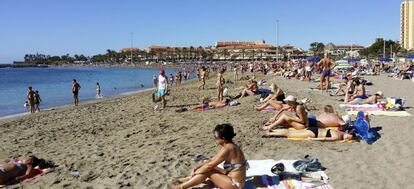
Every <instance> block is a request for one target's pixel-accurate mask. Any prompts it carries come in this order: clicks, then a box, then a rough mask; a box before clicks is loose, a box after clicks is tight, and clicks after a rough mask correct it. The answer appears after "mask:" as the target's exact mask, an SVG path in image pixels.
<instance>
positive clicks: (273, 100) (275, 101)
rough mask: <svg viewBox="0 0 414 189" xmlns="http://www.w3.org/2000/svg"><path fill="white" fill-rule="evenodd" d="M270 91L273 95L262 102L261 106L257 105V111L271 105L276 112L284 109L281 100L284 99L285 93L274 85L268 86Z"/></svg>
mask: <svg viewBox="0 0 414 189" xmlns="http://www.w3.org/2000/svg"><path fill="white" fill-rule="evenodd" d="M270 90H271V91H272V93H273V94H270V95H269V96H268V97H267V98H265V99H264V100H263V104H262V105H259V106H257V107H255V108H256V110H257V111H261V110H263V109H265V108H266V107H267V106H268V105H271V106H272V107H273V108H275V109H276V110H280V109H282V108H285V107H286V106H287V105H284V104H283V100H284V99H285V98H286V97H285V93H284V92H283V91H282V89H280V88H279V87H278V86H277V85H276V84H274V83H273V84H272V85H270Z"/></svg>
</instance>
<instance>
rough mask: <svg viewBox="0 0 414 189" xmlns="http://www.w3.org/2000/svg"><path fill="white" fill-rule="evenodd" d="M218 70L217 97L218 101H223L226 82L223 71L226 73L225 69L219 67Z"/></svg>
mask: <svg viewBox="0 0 414 189" xmlns="http://www.w3.org/2000/svg"><path fill="white" fill-rule="evenodd" d="M217 71H218V72H217V81H216V87H217V99H218V101H222V100H223V84H224V81H223V80H224V78H223V73H224V69H223V68H219V69H218V70H217Z"/></svg>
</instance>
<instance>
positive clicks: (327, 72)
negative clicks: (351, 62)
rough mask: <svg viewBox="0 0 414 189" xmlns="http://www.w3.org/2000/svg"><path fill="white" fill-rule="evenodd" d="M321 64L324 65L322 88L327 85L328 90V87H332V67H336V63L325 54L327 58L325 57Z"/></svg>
mask: <svg viewBox="0 0 414 189" xmlns="http://www.w3.org/2000/svg"><path fill="white" fill-rule="evenodd" d="M319 65H321V66H322V73H321V86H320V87H321V90H323V86H324V85H325V87H326V91H327V92H328V89H329V88H330V87H331V81H330V77H331V69H332V68H333V67H334V64H333V63H332V61H331V60H330V59H329V58H328V56H327V55H326V54H325V58H323V59H322V60H321V61H320V62H319Z"/></svg>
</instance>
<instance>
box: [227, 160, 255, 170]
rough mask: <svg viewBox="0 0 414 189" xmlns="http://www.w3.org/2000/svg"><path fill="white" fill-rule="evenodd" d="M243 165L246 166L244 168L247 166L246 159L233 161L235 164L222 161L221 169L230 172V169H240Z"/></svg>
mask: <svg viewBox="0 0 414 189" xmlns="http://www.w3.org/2000/svg"><path fill="white" fill-rule="evenodd" d="M243 166H246V168H248V167H249V164H248V163H247V161H246V162H244V163H235V164H232V163H224V164H223V169H224V170H225V171H227V172H230V171H233V170H237V169H240V168H242V167H243Z"/></svg>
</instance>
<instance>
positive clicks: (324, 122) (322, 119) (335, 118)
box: [317, 105, 345, 128]
mask: <svg viewBox="0 0 414 189" xmlns="http://www.w3.org/2000/svg"><path fill="white" fill-rule="evenodd" d="M342 125H345V121H344V120H343V119H342V117H341V116H339V115H338V113H336V112H335V111H334V110H333V107H332V106H331V105H326V106H325V107H324V113H322V114H321V115H319V116H318V117H317V126H318V127H322V128H323V127H340V126H342Z"/></svg>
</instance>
